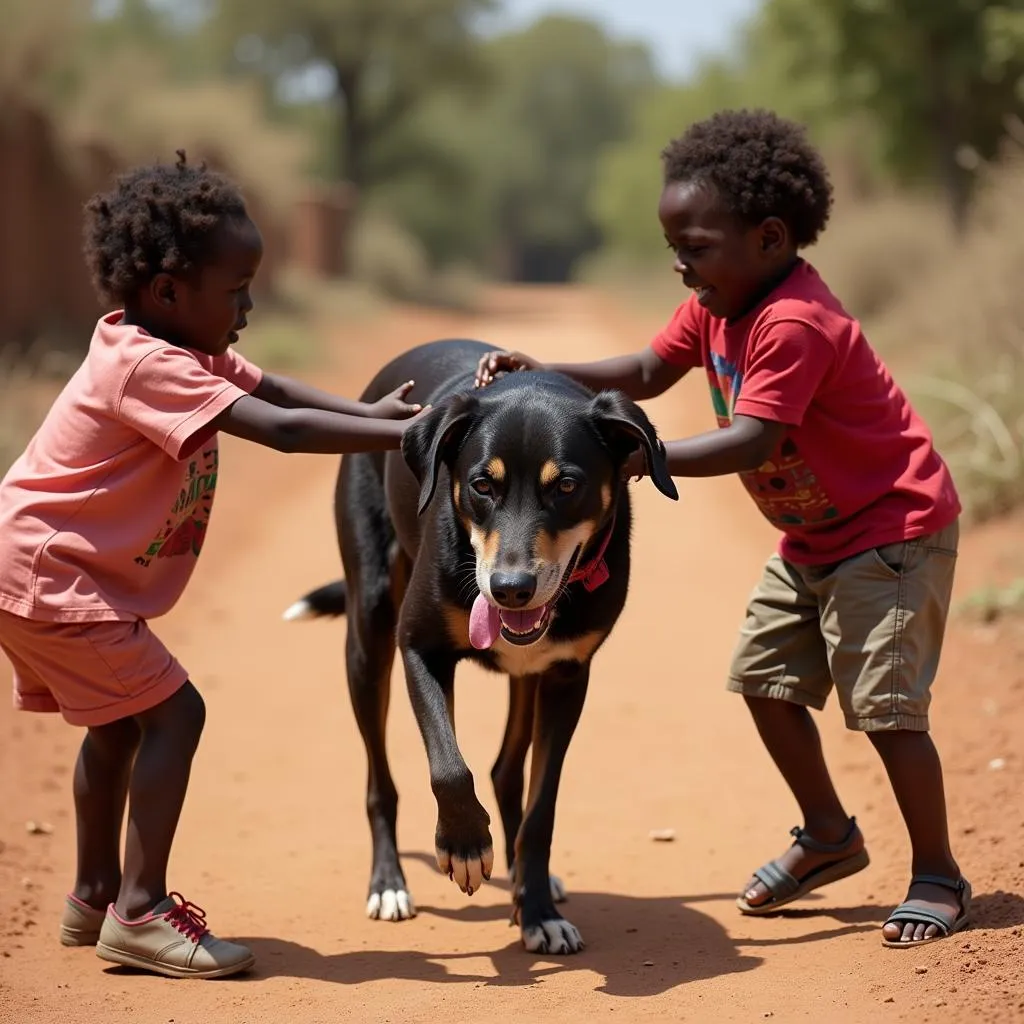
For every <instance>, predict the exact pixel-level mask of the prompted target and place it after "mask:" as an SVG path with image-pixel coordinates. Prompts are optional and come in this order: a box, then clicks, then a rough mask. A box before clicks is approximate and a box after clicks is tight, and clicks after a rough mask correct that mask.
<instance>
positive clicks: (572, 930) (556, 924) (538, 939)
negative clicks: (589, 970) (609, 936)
mask: <svg viewBox="0 0 1024 1024" xmlns="http://www.w3.org/2000/svg"><path fill="white" fill-rule="evenodd" d="M521 934H522V937H523V945H524V946H525V947H526V949H527V951H528V952H530V953H552V954H554V955H555V956H568V955H569V954H571V953H578V952H579V951H580V950H581V949H583V947H584V942H583V936H582V935H580V933H579V929H578V928H577V927H576V926H575V925H574V924H573V923H572V922H571V921H566V920H565V918H561V917H560V918H557V919H556V920H554V921H542V922H541V923H540V924H539V925H535V926H534V927H532V928H523V929H522V930H521Z"/></svg>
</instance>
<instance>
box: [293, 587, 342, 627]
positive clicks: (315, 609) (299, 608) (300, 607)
mask: <svg viewBox="0 0 1024 1024" xmlns="http://www.w3.org/2000/svg"><path fill="white" fill-rule="evenodd" d="M347 597H348V587H346V586H345V581H344V580H335V581H334V582H333V583H327V584H325V585H324V586H322V587H317V588H316V590H311V591H310V592H309V593H308V594H306V595H305V597H300V598H299V599H298V601H296V602H295V604H293V605H291V606H290V607H289V608H286V609H285V613H284V615H283V618H284V619H286V620H287V621H289V622H292V621H295V620H297V619H322V618H332V619H333V618H337V617H338V616H339V615H344V614H345V604H346V599H347Z"/></svg>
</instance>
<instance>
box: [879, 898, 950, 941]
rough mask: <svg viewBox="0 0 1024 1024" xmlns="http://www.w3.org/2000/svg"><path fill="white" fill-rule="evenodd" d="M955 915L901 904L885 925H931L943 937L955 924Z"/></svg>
mask: <svg viewBox="0 0 1024 1024" xmlns="http://www.w3.org/2000/svg"><path fill="white" fill-rule="evenodd" d="M959 916H960V914H959V913H956V914H940V913H938V912H937V911H934V910H926V909H925V908H924V907H915V906H913V905H912V904H910V903H901V904H900V905H899V906H898V907H897V908H896V909H895V910H894V911H893V912H892V913H891V914H890V915H889V917H888V919H887V920H886V922H885V923H886V924H933V925H935V927H936V928H941V929H942V933H943V934H944V935H948V934H949V930H950V929H951V928H952V927H953V925H954V924H956V920H957V918H958V917H959Z"/></svg>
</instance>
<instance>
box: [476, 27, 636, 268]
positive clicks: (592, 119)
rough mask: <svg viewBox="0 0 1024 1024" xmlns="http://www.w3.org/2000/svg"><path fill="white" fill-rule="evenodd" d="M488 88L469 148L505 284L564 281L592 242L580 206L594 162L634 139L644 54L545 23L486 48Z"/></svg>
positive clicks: (591, 32)
mask: <svg viewBox="0 0 1024 1024" xmlns="http://www.w3.org/2000/svg"><path fill="white" fill-rule="evenodd" d="M488 53H489V57H490V59H491V60H492V61H493V62H494V67H495V72H494V74H495V83H496V87H495V90H494V94H493V100H492V102H491V103H490V104H489V105H488V106H487V107H486V108H485V109H484V110H483V111H482V114H481V118H482V121H483V123H482V124H481V125H480V127H479V129H478V135H477V136H476V138H477V139H478V142H477V149H478V151H479V153H480V168H481V175H482V179H483V181H485V182H486V183H487V188H488V192H489V198H488V200H487V201H488V204H489V207H490V210H491V213H492V219H493V223H494V225H495V227H494V234H495V237H497V238H500V239H501V242H502V245H503V248H504V254H503V259H502V260H501V262H502V263H503V264H504V271H505V273H507V274H508V276H510V277H512V278H514V279H518V280H541V281H544V280H546V281H556V280H565V279H566V278H567V277H568V276H569V275H570V273H571V269H572V266H573V264H574V263H575V261H576V260H577V259H578V258H579V257H580V256H581V255H583V254H584V253H586V252H588V251H590V250H592V249H594V248H595V247H596V246H597V245H598V244H599V242H600V240H601V235H600V229H599V227H598V225H597V223H596V222H595V220H594V218H593V216H592V215H591V212H590V209H589V205H588V200H589V194H590V191H591V189H592V187H593V182H594V178H595V174H596V168H597V164H598V161H599V159H600V156H601V154H602V153H603V152H604V150H605V149H606V148H607V147H608V146H610V145H612V144H613V143H616V142H619V141H621V140H623V139H625V138H627V137H628V136H629V135H630V134H631V133H632V131H633V122H634V115H635V112H636V109H637V106H638V103H639V101H640V99H641V98H642V97H643V96H645V95H646V94H647V93H648V92H650V91H651V89H652V88H653V87H654V85H655V82H656V77H655V73H654V70H653V68H652V64H651V59H650V54H649V53H648V51H647V50H646V48H644V47H642V46H639V45H636V44H633V43H623V42H617V41H613V40H611V39H609V38H608V36H606V35H605V33H604V32H603V30H602V29H601V27H600V26H599V25H597V24H595V23H594V22H591V21H589V20H585V19H581V18H573V17H568V16H566V17H560V16H559V17H548V18H544V19H542V20H540V21H538V22H536V23H535V24H534V25H532V26H530V27H529V28H527V29H525V30H524V31H522V32H517V33H514V34H510V35H507V36H503V37H500V38H498V39H496V40H494V41H493V42H492V43H491V44H490V45H489V47H488Z"/></svg>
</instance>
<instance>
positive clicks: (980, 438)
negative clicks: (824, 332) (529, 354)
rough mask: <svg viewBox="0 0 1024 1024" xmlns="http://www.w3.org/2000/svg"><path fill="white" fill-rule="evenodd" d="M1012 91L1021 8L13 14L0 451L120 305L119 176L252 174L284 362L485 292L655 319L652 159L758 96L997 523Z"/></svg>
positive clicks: (644, 6)
mask: <svg viewBox="0 0 1024 1024" xmlns="http://www.w3.org/2000/svg"><path fill="white" fill-rule="evenodd" d="M1022 83H1024V12H1022V11H1021V9H1020V4H1019V3H1016V2H1015V0H1002V2H999V0H875V2H872V3H866V2H863V0H715V2H714V3H698V2H696V0H628V2H626V0H506V2H504V3H501V2H499V0H330V2H326V0H289V2H288V3H281V2H279V0H96V2H94V3H89V2H85V0H6V3H5V4H4V15H3V28H2V31H0V94H2V95H0V104H2V106H0V110H2V115H0V345H2V349H0V352H2V353H3V358H4V360H5V361H4V364H3V365H4V375H5V379H6V380H7V382H8V395H7V398H6V399H5V401H3V402H2V403H0V408H2V409H3V412H2V413H0V417H2V418H3V420H2V422H0V456H2V459H0V461H5V460H7V459H9V458H10V457H11V454H12V453H13V452H15V451H16V450H17V449H18V447H19V446H20V444H22V443H23V441H24V434H25V430H26V429H28V427H30V426H31V425H32V424H33V423H34V422H35V420H36V419H37V418H38V415H39V414H40V413H39V406H40V403H42V406H43V407H45V403H46V401H47V400H48V397H49V395H50V394H51V392H52V388H50V389H49V390H48V388H47V387H46V386H44V384H42V383H40V378H43V379H44V380H45V379H49V378H50V377H51V376H56V378H57V379H59V377H60V374H61V373H62V372H65V371H64V369H62V368H61V367H63V366H64V365H65V364H61V363H60V362H59V360H55V353H61V352H64V353H67V352H70V353H71V354H72V355H73V356H74V355H77V354H80V352H81V351H82V349H83V348H84V345H85V343H86V342H87V340H88V336H89V333H90V329H91V325H92V323H93V321H94V318H95V316H96V315H97V314H98V313H99V312H100V311H101V310H99V308H98V307H97V305H96V300H95V298H94V297H93V294H92V291H91V288H90V285H89V282H88V279H87V275H86V273H85V270H84V267H83V265H82V260H81V254H80V241H79V239H80V230H81V228H80V209H81V205H82V202H83V201H84V200H85V199H86V198H87V197H88V196H89V195H90V194H92V193H93V192H94V191H96V190H97V189H99V188H101V187H106V186H107V184H108V183H109V181H110V178H111V175H112V174H113V173H114V172H115V171H116V170H117V169H119V168H123V167H125V166H126V165H129V164H131V163H134V162H138V161H150V160H153V159H164V160H172V159H173V158H174V151H175V150H176V149H177V148H184V149H186V150H187V152H188V155H189V158H190V159H192V160H200V159H205V160H207V161H209V162H210V163H212V164H214V165H216V166H219V167H223V168H225V169H226V170H228V171H229V172H230V173H232V174H233V175H235V176H236V177H237V178H238V179H239V180H240V181H241V182H242V184H243V185H244V187H245V191H246V194H247V196H248V199H249V201H250V204H251V206H252V208H253V211H254V213H255V215H256V217H257V218H258V221H259V223H260V225H261V227H262V229H263V232H264V234H265V236H266V240H267V258H266V262H265V265H264V269H263V271H262V272H261V281H260V289H259V292H260V299H261V312H260V316H259V318H257V319H256V320H255V321H254V325H255V329H254V331H253V334H252V341H253V343H257V342H258V343H259V344H261V345H262V346H263V347H262V350H261V355H262V357H263V358H264V359H265V360H267V361H270V362H272V363H278V364H281V365H287V366H296V365H299V364H300V363H302V362H303V361H304V360H308V359H309V358H310V346H309V344H308V343H300V339H304V338H305V336H306V334H307V333H308V332H306V331H304V330H300V329H299V328H301V327H303V326H304V325H306V324H308V323H309V322H311V318H312V319H313V320H318V319H322V318H323V317H325V316H327V317H332V318H335V319H338V318H344V317H349V316H356V315H370V314H371V311H372V310H374V309H379V308H381V304H386V303H392V304H393V303H417V304H421V305H425V306H433V307H445V308H449V309H470V308H473V306H474V304H476V303H478V302H480V301H482V299H481V296H483V295H484V294H486V293H487V289H488V288H493V287H494V286H495V285H501V286H503V287H508V286H515V285H520V284H524V283H534V284H537V283H544V284H548V285H559V286H569V287H579V288H584V287H591V288H593V287H600V288H602V289H605V290H607V291H609V292H611V291H619V292H621V293H623V294H624V295H625V296H627V297H628V299H629V300H630V301H634V302H640V301H644V302H649V303H655V302H657V303H661V304H662V305H663V308H664V311H665V314H666V316H667V315H668V314H669V313H670V312H671V308H672V303H673V302H675V301H676V300H677V298H678V291H677V289H678V285H677V284H676V283H675V282H674V281H673V278H672V274H671V273H670V267H669V264H668V261H667V260H666V259H665V258H664V254H663V250H662V242H661V239H660V232H659V229H658V225H657V221H656V218H655V215H654V210H655V204H656V199H657V195H658V190H659V174H660V164H659V153H660V150H661V148H662V147H663V146H664V145H665V143H666V142H667V141H668V140H669V139H670V138H672V137H673V136H675V135H678V134H679V133H681V132H682V131H683V130H685V128H686V127H687V125H688V124H690V123H691V122H692V121H693V120H694V119H697V118H700V117H702V116H704V115H707V114H709V113H711V112H712V111H714V110H716V109H720V108H723V107H731V106H740V105H747V106H751V105H760V106H769V107H772V108H775V109H776V110H778V111H779V112H781V113H783V114H786V115H788V116H792V117H795V118H798V119H800V120H801V121H803V122H804V123H805V124H806V125H807V126H808V128H809V130H810V131H811V133H812V135H813V137H814V139H815V140H816V141H817V142H818V143H819V144H820V145H821V147H822V148H823V150H824V152H825V154H826V156H827V158H828V160H829V163H830V166H831V169H832V174H833V178H834V181H835V185H836V189H837V196H838V201H837V207H836V211H835V214H834V217H833V221H832V224H831V225H830V228H829V230H828V232H827V233H826V235H825V236H824V239H823V240H822V241H821V242H820V243H819V245H818V246H817V247H816V248H815V249H814V250H812V251H811V252H810V253H809V254H808V255H809V257H810V258H811V259H812V260H813V261H814V262H815V263H817V264H818V265H819V267H820V269H821V270H822V271H823V273H825V275H826V277H827V279H828V280H829V282H830V283H831V284H832V286H833V288H834V290H835V291H836V292H837V293H838V294H839V295H840V297H841V298H842V300H843V301H844V302H845V303H846V305H847V306H848V307H849V308H850V309H851V310H852V311H853V312H854V313H855V314H856V315H858V316H860V317H862V318H863V319H864V320H865V322H866V323H867V324H868V326H869V329H870V332H871V337H872V338H873V340H874V341H875V342H876V344H877V345H878V346H879V347H880V348H882V349H883V350H884V351H885V352H886V354H887V355H888V356H889V357H890V358H892V359H894V360H897V361H903V362H907V363H909V364H912V365H913V366H914V368H915V370H917V371H919V372H918V377H919V378H920V379H919V381H918V382H917V383H916V384H915V387H916V388H917V392H918V394H919V397H920V400H921V401H922V402H924V403H932V407H933V408H934V410H935V413H934V414H935V418H936V420H937V422H938V424H939V429H940V430H941V431H943V442H944V444H946V446H947V447H948V448H949V449H950V451H951V458H953V459H954V460H959V461H958V462H957V465H958V473H959V474H960V476H961V478H962V479H963V480H964V482H965V485H966V486H967V488H968V490H969V491H970V492H971V493H970V503H971V507H972V509H973V510H975V511H977V512H980V513H986V512H989V511H993V510H998V509H1001V508H1004V507H1006V506H1007V505H1008V504H1009V503H1011V502H1013V501H1014V500H1015V499H1016V494H1017V491H1018V490H1019V489H1020V487H1021V485H1020V483H1019V480H1020V478H1021V477H1022V475H1024V474H1021V473H1020V472H1019V466H1018V457H1019V447H1020V439H1021V436H1022V424H1021V408H1019V402H1020V399H1019V397H1018V396H1019V395H1020V394H1022V393H1024V389H1022V387H1021V384H1022V383H1024V382H1022V380H1021V373H1020V368H1019V367H1020V362H1021V360H1020V342H1021V331H1022V328H1024V300H1022V298H1021V295H1022V289H1021V287H1020V281H1021V280H1022V278H1024V172H1022V167H1024V164H1022V160H1021V147H1022V145H1024V125H1022V121H1021V115H1022V112H1024V85H1022ZM26 379H29V380H31V381H32V382H33V384H32V386H31V387H26V386H23V385H24V381H25V380H26ZM13 381H17V382H18V384H17V387H16V388H12V387H11V382H13ZM12 391H13V392H14V393H13V394H11V392H12ZM26 396H28V397H26ZM26 403H27V406H26ZM33 403H34V404H33Z"/></svg>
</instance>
